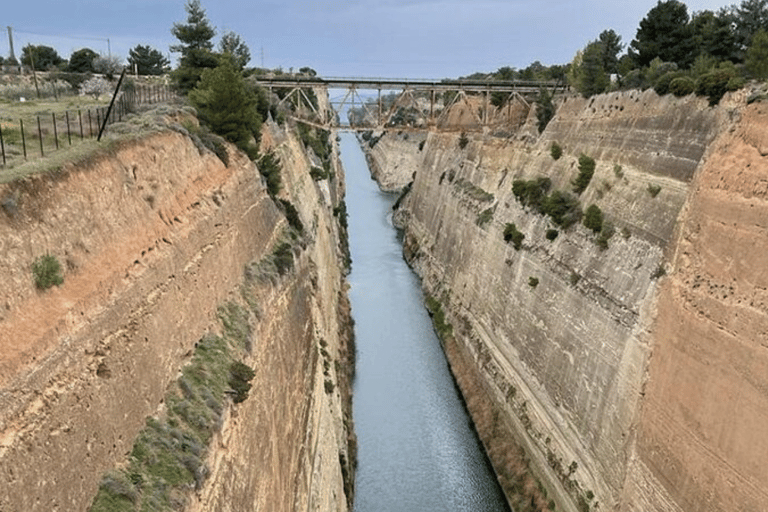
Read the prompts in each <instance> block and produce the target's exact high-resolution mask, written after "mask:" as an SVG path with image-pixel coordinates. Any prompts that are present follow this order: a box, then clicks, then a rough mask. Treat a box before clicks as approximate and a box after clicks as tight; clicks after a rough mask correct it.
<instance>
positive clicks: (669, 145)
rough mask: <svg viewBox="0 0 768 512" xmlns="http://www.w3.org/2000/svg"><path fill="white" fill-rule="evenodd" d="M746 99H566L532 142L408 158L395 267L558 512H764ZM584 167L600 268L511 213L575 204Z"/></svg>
mask: <svg viewBox="0 0 768 512" xmlns="http://www.w3.org/2000/svg"><path fill="white" fill-rule="evenodd" d="M744 98H745V93H742V94H741V95H738V94H737V95H734V96H733V97H730V98H728V99H727V100H725V101H724V102H723V104H722V105H721V106H719V107H717V108H710V107H709V106H708V105H707V103H706V101H705V100H701V99H697V98H695V97H693V96H690V97H687V98H683V99H676V98H673V97H672V96H667V97H663V98H659V97H658V96H657V95H656V94H655V93H654V92H653V91H646V92H643V93H640V92H637V91H634V92H623V93H614V94H607V95H602V96H599V97H596V98H593V99H590V100H584V99H581V98H574V97H569V98H567V100H565V101H564V102H561V103H560V105H559V108H558V111H557V114H556V116H555V118H554V119H553V120H552V121H551V123H550V124H549V126H548V127H547V129H546V130H545V132H544V133H543V134H542V135H540V136H538V135H537V134H536V132H535V128H532V126H531V121H532V118H529V125H527V126H525V127H523V128H522V129H521V130H519V132H518V134H517V135H516V136H515V137H513V138H504V139H502V138H494V137H489V136H481V135H475V136H472V135H470V136H469V139H470V141H469V144H467V145H466V146H465V147H464V148H462V147H461V146H462V145H461V144H460V143H459V137H458V135H456V134H442V135H441V134H437V133H433V134H430V136H429V138H428V140H427V143H426V145H425V147H424V149H423V154H420V152H419V153H417V152H416V151H414V150H412V151H411V153H410V154H411V155H413V156H412V158H413V159H414V161H417V162H419V169H418V171H417V173H416V177H415V181H414V183H413V186H412V189H411V192H410V193H409V194H408V196H407V197H406V198H405V201H404V202H403V205H404V206H403V207H402V208H401V210H400V211H399V212H398V214H397V218H398V220H399V222H400V223H401V224H402V226H403V227H404V228H405V237H404V251H405V255H406V258H407V259H408V260H409V261H410V262H411V264H412V265H413V267H414V268H415V269H416V271H417V272H418V273H419V274H420V276H421V277H422V279H423V286H424V287H425V289H426V290H427V291H428V293H430V294H431V295H432V296H434V297H436V298H437V299H439V300H440V301H441V302H442V303H443V308H444V310H445V311H446V313H447V317H448V319H449V320H450V321H451V322H452V323H453V325H454V334H455V337H456V339H457V341H458V343H459V349H458V350H456V349H452V350H451V351H450V354H449V356H450V355H451V354H457V355H454V356H453V357H454V358H455V357H461V358H463V359H464V360H469V361H470V363H471V367H472V368H475V370H476V374H477V375H479V376H480V377H478V378H479V379H480V381H481V382H480V384H482V385H480V386H474V387H473V390H474V391H473V392H481V393H484V394H486V395H487V396H488V397H490V398H491V400H492V403H493V407H494V409H495V411H496V413H495V414H496V415H495V417H494V428H493V431H494V432H495V433H494V434H493V435H495V436H499V435H500V434H499V433H500V432H502V431H506V432H507V435H508V436H510V437H514V438H516V439H517V441H518V443H519V444H521V445H522V446H524V447H525V448H526V451H527V452H528V455H529V457H530V465H531V467H532V468H533V469H534V470H535V471H536V472H538V473H539V475H540V477H541V478H542V479H543V480H544V482H545V485H546V486H547V487H548V488H549V489H550V495H552V496H553V497H554V499H555V501H556V502H557V504H558V506H559V509H563V510H577V509H578V508H584V507H585V506H586V505H587V504H589V505H590V507H591V508H592V509H600V510H633V511H634V510H637V511H640V510H646V511H648V510H659V511H666V510H669V511H674V510H685V511H691V512H693V511H700V510H705V511H713V512H714V511H726V510H738V509H740V507H742V508H744V509H753V510H760V509H763V508H766V501H765V496H766V490H767V488H766V482H768V478H765V477H766V475H765V474H764V472H765V470H764V469H763V464H762V461H763V460H765V458H766V455H768V450H767V449H766V448H767V447H766V443H768V437H766V436H765V435H763V434H762V432H763V431H764V429H760V428H759V427H758V425H759V424H760V423H761V422H765V421H766V420H768V410H766V406H768V382H766V379H767V378H768V377H766V376H767V375H768V372H766V371H765V364H766V357H768V353H766V352H765V347H764V345H765V342H764V340H765V339H766V332H768V329H766V317H765V315H766V304H765V303H764V297H763V295H764V293H763V291H764V288H765V283H762V281H761V279H762V276H763V274H764V272H763V269H762V267H764V266H765V265H761V264H760V261H761V260H760V258H761V257H762V255H763V254H764V253H765V250H764V247H763V245H765V244H766V243H768V242H767V241H766V240H768V237H766V232H765V226H764V222H762V221H761V220H760V219H761V218H763V217H764V213H765V212H764V209H765V207H766V203H765V183H766V182H768V165H766V161H765V157H764V156H763V155H765V154H766V147H767V146H768V145H767V144H766V142H765V140H763V139H765V135H764V133H765V132H764V128H763V127H764V126H765V125H764V124H761V122H762V121H763V117H762V116H763V114H762V111H763V110H765V107H761V106H750V107H746V106H745V100H744ZM553 143H557V144H558V145H560V146H561V147H562V148H563V150H564V152H563V156H562V157H561V158H560V159H558V160H554V159H553V158H552V156H551V154H550V147H551V145H552V144H553ZM377 147H381V148H383V149H382V151H386V148H387V141H386V138H385V139H382V140H381V141H379V142H378V144H377ZM582 154H584V155H587V156H590V157H592V158H594V159H595V160H596V163H597V166H596V171H595V174H594V177H593V178H592V180H591V182H590V185H589V186H588V187H587V189H586V190H585V191H584V192H583V193H582V194H581V195H580V196H579V200H580V203H581V207H582V209H586V207H587V206H588V205H591V204H595V205H597V206H598V207H599V208H600V209H601V210H602V212H603V214H604V215H605V218H606V220H607V221H608V223H610V225H612V227H613V233H614V234H613V236H612V237H610V238H609V239H608V240H607V248H604V247H600V246H599V245H598V243H597V242H598V240H597V238H598V236H597V235H596V234H595V233H593V232H592V231H590V230H588V229H587V228H585V227H584V226H583V225H581V224H577V225H575V226H573V227H571V228H569V229H567V230H562V229H560V228H557V227H556V226H554V225H553V224H552V223H551V221H550V220H549V219H548V218H547V217H544V216H543V215H541V214H539V213H537V212H536V211H535V210H534V209H532V208H525V207H523V206H522V205H521V203H520V202H519V201H518V200H517V198H516V197H515V196H514V195H513V194H512V182H513V181H514V180H517V179H534V178H537V177H548V178H550V179H551V181H552V189H553V190H555V189H557V190H561V191H567V192H571V190H572V181H573V180H574V179H575V177H576V176H577V174H578V158H579V156H580V155H582ZM371 155H372V158H373V159H374V160H377V161H378V159H377V158H376V154H375V153H374V152H372V153H371ZM386 162H387V161H379V162H378V163H379V165H378V167H379V168H378V172H379V173H380V174H387V173H388V172H389V173H394V172H396V170H394V169H391V168H390V169H387V167H386ZM400 167H402V166H400ZM397 179H400V180H401V181H403V182H406V183H407V181H406V180H407V177H405V176H402V175H401V176H399V177H397V176H395V177H389V181H390V182H391V181H395V180H397ZM508 223H514V224H515V226H516V228H517V230H519V231H520V232H522V233H523V234H524V235H525V238H524V239H523V241H522V245H521V248H520V250H515V248H514V247H513V246H512V244H510V243H506V242H505V241H504V237H503V232H504V229H505V227H506V225H507V224H508ZM551 229H557V236H556V238H555V239H554V240H552V241H550V239H548V238H547V237H546V236H545V235H546V234H547V231H548V230H551ZM758 260H760V261H758ZM665 273H666V274H667V275H668V277H663V275H664V274H665ZM761 340H762V341H761ZM465 362H466V361H465ZM454 365H455V366H462V367H463V368H466V364H464V363H461V365H459V363H458V362H456V361H455V362H454ZM477 389H481V390H482V391H477ZM465 391H466V390H465ZM481 434H482V432H481ZM485 441H486V444H487V445H492V444H493V443H492V442H491V441H492V440H491V439H488V438H486V439H485ZM491 455H492V457H493V456H494V454H493V453H492V454H491ZM496 459H497V460H496V463H497V470H498V471H499V474H500V475H502V476H503V475H504V474H505V468H503V467H500V466H499V465H500V464H503V461H501V460H500V459H499V458H498V457H496Z"/></svg>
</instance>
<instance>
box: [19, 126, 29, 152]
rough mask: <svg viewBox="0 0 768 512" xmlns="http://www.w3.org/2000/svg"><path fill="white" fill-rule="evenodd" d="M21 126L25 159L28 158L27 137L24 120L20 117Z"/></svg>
mask: <svg viewBox="0 0 768 512" xmlns="http://www.w3.org/2000/svg"><path fill="white" fill-rule="evenodd" d="M19 127H20V128H21V147H22V149H23V150H24V160H26V159H27V137H26V136H25V135H24V120H23V119H19Z"/></svg>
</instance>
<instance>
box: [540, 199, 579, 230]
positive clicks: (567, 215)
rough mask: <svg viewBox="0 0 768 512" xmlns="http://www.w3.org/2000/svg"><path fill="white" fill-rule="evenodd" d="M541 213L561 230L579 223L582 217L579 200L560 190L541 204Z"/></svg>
mask: <svg viewBox="0 0 768 512" xmlns="http://www.w3.org/2000/svg"><path fill="white" fill-rule="evenodd" d="M541 213H543V214H546V215H549V217H550V218H551V219H552V222H554V223H555V224H556V225H558V226H560V227H561V228H563V229H568V228H569V227H571V226H573V225H574V224H576V223H577V222H579V221H580V220H581V216H582V213H581V205H580V204H579V200H578V199H577V198H576V197H574V196H572V195H570V194H568V193H567V192H561V191H560V190H555V191H554V192H552V194H550V195H549V197H547V198H546V199H545V200H544V201H543V202H542V205H541Z"/></svg>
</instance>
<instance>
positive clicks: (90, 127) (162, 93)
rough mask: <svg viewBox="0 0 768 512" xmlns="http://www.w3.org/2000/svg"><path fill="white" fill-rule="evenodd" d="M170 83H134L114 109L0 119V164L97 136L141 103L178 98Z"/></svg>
mask: <svg viewBox="0 0 768 512" xmlns="http://www.w3.org/2000/svg"><path fill="white" fill-rule="evenodd" d="M175 97H176V96H175V94H174V93H173V91H172V90H171V88H170V87H168V86H167V85H134V86H133V87H131V88H129V89H127V90H125V91H123V92H121V93H120V95H119V97H118V98H117V100H116V101H115V104H114V106H113V107H112V110H111V112H109V117H108V118H107V114H108V111H109V109H108V107H107V106H103V107H101V106H99V107H93V108H87V109H76V110H63V111H57V112H51V113H47V114H38V115H34V116H28V117H20V118H18V119H13V120H2V121H0V153H1V154H2V160H0V166H1V167H3V168H10V167H14V166H16V165H19V164H21V163H23V162H26V161H28V160H30V159H33V158H38V157H45V156H47V155H50V154H51V153H53V152H54V151H58V150H59V149H62V148H65V147H68V146H72V145H73V144H76V143H77V142H79V141H83V140H85V139H94V138H96V137H98V135H99V131H100V129H101V127H102V125H104V126H108V125H110V124H112V123H116V122H120V121H122V120H123V119H124V118H125V116H127V115H128V114H129V113H131V112H135V111H136V109H137V107H139V106H140V105H149V104H153V103H165V102H168V101H171V100H173V99H174V98H175ZM105 118H107V119H106V123H105Z"/></svg>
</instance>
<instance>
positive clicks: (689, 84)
mask: <svg viewBox="0 0 768 512" xmlns="http://www.w3.org/2000/svg"><path fill="white" fill-rule="evenodd" d="M695 90H696V83H695V82H694V81H693V79H691V78H689V77H687V76H682V77H679V78H675V79H674V80H672V82H670V84H669V92H671V93H672V94H674V95H675V96H677V97H678V98H682V97H683V96H688V95H689V94H693V91H695Z"/></svg>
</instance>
